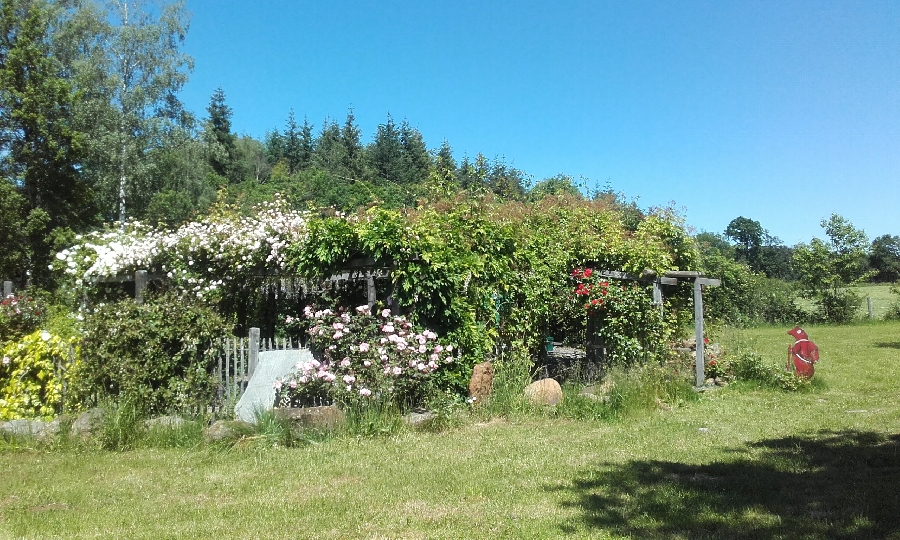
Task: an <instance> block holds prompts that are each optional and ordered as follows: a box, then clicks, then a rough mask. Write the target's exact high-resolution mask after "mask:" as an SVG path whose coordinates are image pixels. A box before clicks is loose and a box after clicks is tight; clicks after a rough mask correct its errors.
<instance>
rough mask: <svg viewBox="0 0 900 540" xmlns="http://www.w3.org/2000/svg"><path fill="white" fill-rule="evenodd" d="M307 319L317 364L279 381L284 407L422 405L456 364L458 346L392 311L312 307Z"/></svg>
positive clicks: (300, 367) (307, 364)
mask: <svg viewBox="0 0 900 540" xmlns="http://www.w3.org/2000/svg"><path fill="white" fill-rule="evenodd" d="M304 314H305V316H306V318H307V319H308V320H309V321H310V323H311V327H310V329H309V334H310V348H311V349H312V350H313V351H314V353H315V355H316V357H317V359H314V360H311V361H307V362H301V363H299V364H298V365H297V369H296V371H295V372H294V373H293V374H291V375H290V376H288V377H286V378H284V379H282V380H279V381H276V383H275V388H276V390H277V391H278V392H279V397H278V402H279V403H281V404H283V405H288V404H290V405H305V404H311V403H313V402H314V401H315V400H321V399H328V400H334V401H338V402H340V403H343V404H345V405H364V404H368V403H372V402H374V401H380V402H384V403H393V404H395V405H397V406H401V405H412V404H419V403H422V402H423V401H424V399H425V398H426V397H427V396H428V394H429V393H430V392H431V391H432V390H433V389H434V382H435V378H436V375H437V373H438V372H439V371H440V370H443V369H447V368H448V367H450V366H453V365H454V364H455V359H454V357H453V351H454V348H453V346H452V345H444V344H441V343H439V342H438V339H437V334H435V333H434V332H432V331H430V330H423V329H421V328H417V327H415V326H414V325H413V324H412V323H411V322H410V321H408V320H407V319H406V318H405V317H402V316H392V315H391V312H390V310H387V309H384V310H382V311H381V312H379V313H378V314H377V315H373V314H372V313H371V310H370V308H369V306H359V307H357V308H356V309H355V310H353V312H352V313H351V312H350V311H347V310H343V311H342V310H338V311H333V310H331V309H324V310H319V311H314V310H313V308H312V307H307V308H306V309H305V310H304Z"/></svg>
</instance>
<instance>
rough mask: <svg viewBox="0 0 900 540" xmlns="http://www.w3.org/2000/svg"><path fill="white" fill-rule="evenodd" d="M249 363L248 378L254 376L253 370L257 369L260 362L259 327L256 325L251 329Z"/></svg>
mask: <svg viewBox="0 0 900 540" xmlns="http://www.w3.org/2000/svg"><path fill="white" fill-rule="evenodd" d="M248 356H249V358H248V363H249V364H250V365H249V369H248V372H247V378H248V379H249V378H250V377H252V376H253V372H254V371H256V363H257V362H259V328H256V327H255V326H254V327H253V328H251V329H250V352H249V354H248Z"/></svg>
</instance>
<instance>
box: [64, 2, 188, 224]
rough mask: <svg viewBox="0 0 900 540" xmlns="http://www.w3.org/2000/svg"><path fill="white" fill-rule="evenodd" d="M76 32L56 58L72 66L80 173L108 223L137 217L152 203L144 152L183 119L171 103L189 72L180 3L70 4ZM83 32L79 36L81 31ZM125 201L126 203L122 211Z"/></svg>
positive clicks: (150, 177) (176, 105) (149, 168)
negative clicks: (81, 142) (92, 186)
mask: <svg viewBox="0 0 900 540" xmlns="http://www.w3.org/2000/svg"><path fill="white" fill-rule="evenodd" d="M73 5H75V6H76V14H75V16H74V19H75V20H77V22H78V25H77V26H78V28H77V30H78V31H73V32H71V33H69V34H68V35H67V39H70V42H68V43H67V44H66V46H65V47H63V48H64V51H63V53H61V54H69V55H72V57H73V58H74V59H76V60H77V61H76V62H74V64H73V67H72V72H73V80H75V81H77V84H76V87H77V88H76V89H77V91H78V92H79V100H78V101H77V102H76V104H77V106H76V108H75V110H76V113H77V118H78V121H79V128H80V129H81V130H83V132H85V133H87V134H88V137H87V139H86V141H87V147H88V148H87V149H88V157H89V160H88V161H87V163H86V168H87V169H88V172H89V173H90V174H91V175H93V176H95V177H96V180H97V182H98V183H99V184H100V186H102V191H100V192H99V193H98V194H99V195H100V196H101V197H103V199H102V201H101V202H102V203H103V205H104V211H105V213H106V214H107V216H108V217H113V216H114V215H115V214H116V213H117V214H118V219H119V220H120V221H124V220H125V218H126V216H128V215H129V214H130V212H129V211H128V210H127V207H131V208H133V209H134V212H133V213H134V214H136V215H139V214H140V212H141V211H142V210H143V209H145V208H146V206H147V203H148V201H149V199H150V198H151V197H152V195H153V192H152V186H153V182H154V176H155V172H154V165H155V164H154V163H153V162H151V161H150V159H149V157H150V155H151V154H152V150H153V149H155V148H158V147H159V146H160V145H161V144H163V142H164V141H165V132H166V131H167V130H168V129H170V128H171V127H172V126H173V125H174V124H177V123H178V122H181V121H182V120H183V119H184V117H185V116H186V114H185V113H184V111H183V108H182V107H181V104H180V102H179V100H178V98H177V94H178V92H179V91H180V90H181V88H182V87H183V86H184V84H185V83H186V82H187V79H188V73H189V72H190V71H191V69H193V60H192V59H191V58H190V57H189V56H188V55H186V54H184V53H183V52H181V50H180V47H181V44H182V43H183V42H184V40H185V37H186V35H187V19H188V14H187V10H186V8H185V4H184V2H183V1H176V2H172V3H161V4H155V5H153V6H149V7H148V6H147V5H146V3H145V2H144V1H142V0H111V1H109V2H108V3H106V4H102V3H101V2H100V1H99V0H84V1H82V2H74V3H73ZM82 30H83V31H82ZM128 201H131V203H130V204H127V203H128Z"/></svg>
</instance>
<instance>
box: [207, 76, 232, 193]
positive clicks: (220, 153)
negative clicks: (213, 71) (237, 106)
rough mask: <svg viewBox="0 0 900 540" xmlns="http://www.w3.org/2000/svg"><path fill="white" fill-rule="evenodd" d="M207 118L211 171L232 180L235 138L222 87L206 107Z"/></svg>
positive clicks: (230, 114)
mask: <svg viewBox="0 0 900 540" xmlns="http://www.w3.org/2000/svg"><path fill="white" fill-rule="evenodd" d="M206 112H207V113H209V118H208V119H207V121H206V131H207V136H208V138H209V142H210V144H212V145H214V148H213V151H211V152H210V158H209V162H210V165H211V166H212V168H213V170H214V171H215V172H216V174H218V175H219V176H221V177H224V178H228V179H229V180H231V181H235V180H236V179H235V178H232V176H233V174H232V173H233V171H234V162H235V139H236V138H237V137H235V135H234V133H232V132H231V116H232V114H233V111H232V110H231V107H229V106H228V105H227V104H226V103H225V91H224V90H223V89H222V87H221V86H220V87H218V88H216V91H215V92H214V93H213V95H212V97H211V98H210V100H209V105H208V106H207V107H206Z"/></svg>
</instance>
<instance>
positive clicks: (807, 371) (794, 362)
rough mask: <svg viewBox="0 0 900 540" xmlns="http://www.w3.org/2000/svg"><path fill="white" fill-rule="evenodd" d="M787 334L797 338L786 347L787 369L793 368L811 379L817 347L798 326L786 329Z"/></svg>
mask: <svg viewBox="0 0 900 540" xmlns="http://www.w3.org/2000/svg"><path fill="white" fill-rule="evenodd" d="M788 334H789V335H791V336H794V339H796V340H797V342H796V343H794V345H793V346H791V347H788V369H789V370H790V369H793V371H794V373H796V374H797V375H799V376H801V377H805V378H807V379H812V376H813V374H814V373H815V368H814V367H813V366H814V365H815V363H816V362H818V361H819V348H818V347H816V344H815V343H813V342H812V341H810V340H809V336H807V335H806V332H804V331H803V329H802V328H800V327H799V326H795V327H794V328H793V329H791V330H788Z"/></svg>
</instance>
